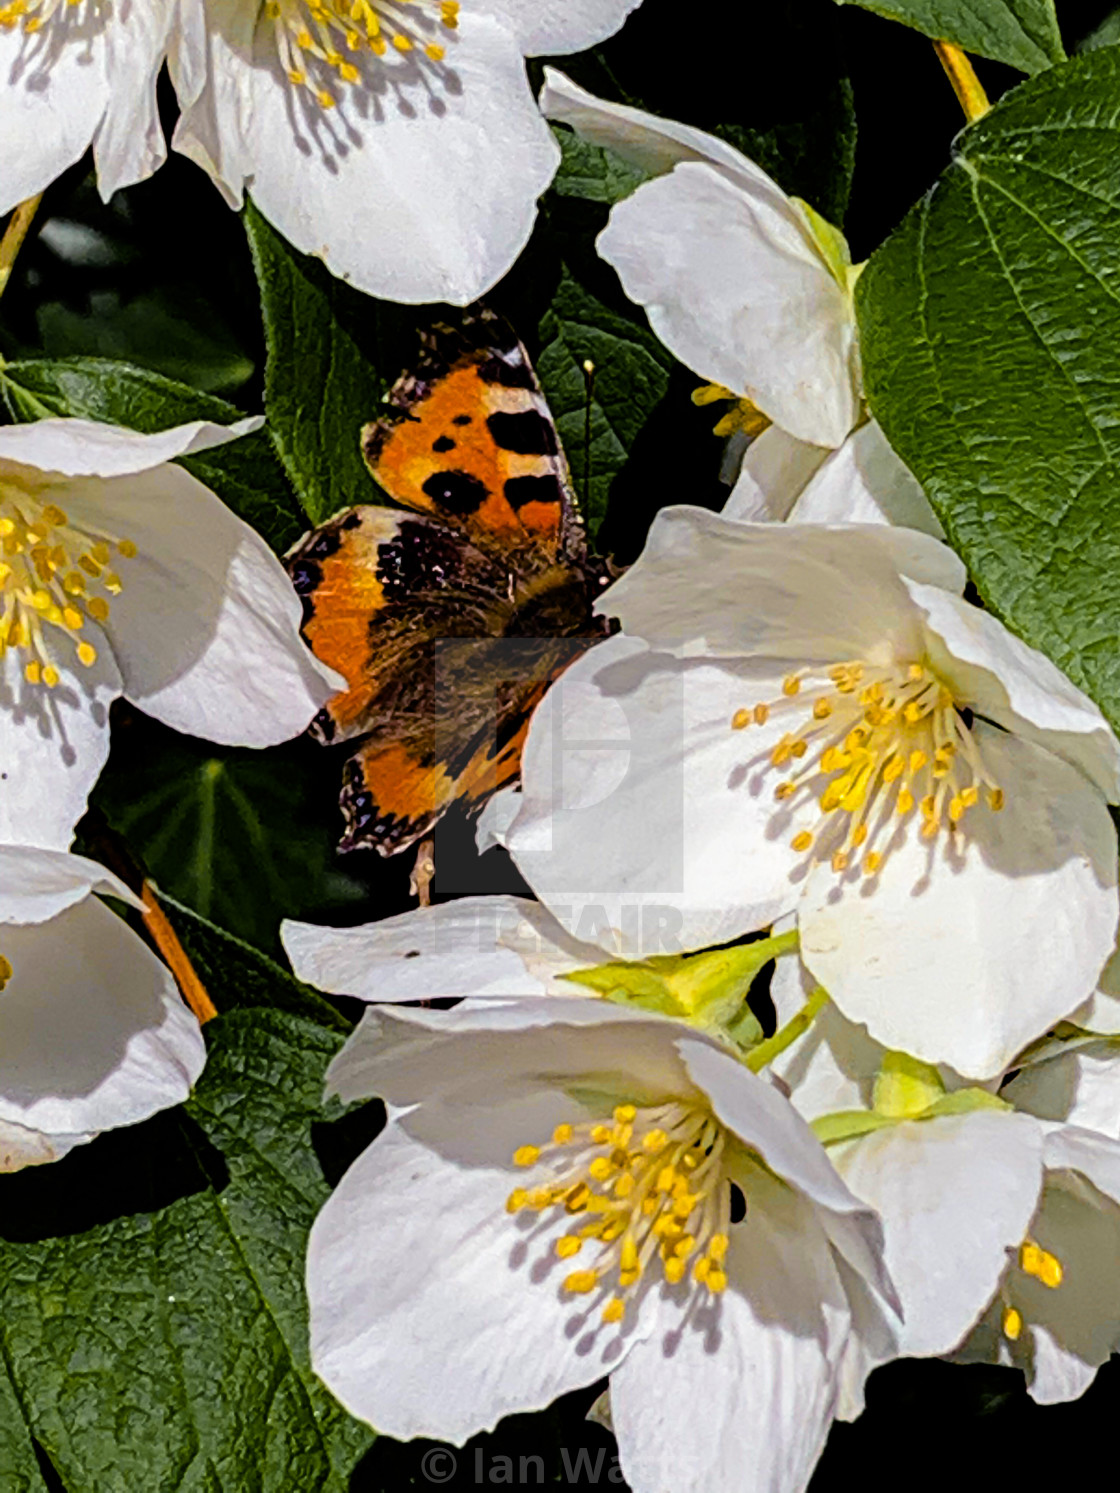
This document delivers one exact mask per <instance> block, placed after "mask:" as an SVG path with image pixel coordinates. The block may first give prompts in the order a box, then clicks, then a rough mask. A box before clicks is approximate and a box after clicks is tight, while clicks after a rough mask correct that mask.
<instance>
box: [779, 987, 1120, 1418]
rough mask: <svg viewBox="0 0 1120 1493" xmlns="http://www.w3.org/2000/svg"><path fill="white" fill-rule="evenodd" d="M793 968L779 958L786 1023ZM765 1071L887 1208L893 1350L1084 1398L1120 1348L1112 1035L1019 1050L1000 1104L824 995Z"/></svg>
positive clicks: (866, 1195)
mask: <svg viewBox="0 0 1120 1493" xmlns="http://www.w3.org/2000/svg"><path fill="white" fill-rule="evenodd" d="M800 976H801V977H800V978H798V967H797V962H796V960H792V959H790V960H783V961H781V964H780V966H779V973H778V975H777V976H776V978H775V981H774V986H773V995H774V1000H775V1005H776V1007H777V1010H778V1019H779V1021H781V1020H783V1019H786V1018H787V1017H788V1016H789V1015H790V1014H791V1013H792V1011H793V1010H794V1009H796V1007H797V1006H798V1005H800V1004H801V1003H802V1002H803V1001H804V999H805V996H806V994H807V991H808V988H809V985H810V983H811V982H810V981H809V980H807V979H806V978H805V974H804V971H803V970H802V971H800ZM1110 1045H1111V1048H1112V1050H1111V1052H1110V1053H1109V1052H1108V1051H1107V1050H1106V1049H1107V1048H1108V1047H1109V1046H1110ZM773 1071H774V1072H775V1074H776V1075H778V1076H779V1077H780V1079H781V1081H782V1083H783V1087H784V1088H785V1090H786V1092H788V1093H789V1094H790V1096H791V1098H792V1101H793V1103H794V1105H795V1106H796V1107H797V1109H798V1111H799V1112H800V1113H801V1114H802V1115H804V1116H805V1118H806V1119H809V1120H811V1121H813V1122H814V1128H815V1129H817V1131H818V1134H828V1135H831V1136H833V1137H843V1136H845V1135H847V1136H849V1137H851V1138H849V1139H840V1140H839V1141H838V1142H837V1143H835V1144H830V1146H829V1155H830V1157H831V1159H832V1161H833V1163H834V1165H835V1166H836V1167H837V1169H838V1171H839V1172H840V1175H841V1176H842V1177H843V1178H844V1180H845V1182H846V1183H847V1184H848V1186H849V1187H850V1188H851V1190H852V1191H853V1192H854V1193H855V1194H856V1196H857V1197H860V1198H862V1199H863V1200H864V1201H865V1202H866V1203H868V1204H869V1205H870V1206H871V1207H873V1208H874V1209H875V1210H876V1212H877V1213H878V1214H879V1216H880V1217H881V1219H882V1221H883V1228H884V1233H885V1257H886V1262H887V1268H888V1270H889V1271H890V1273H891V1277H892V1280H893V1281H894V1284H895V1285H896V1287H897V1289H898V1293H899V1298H900V1301H901V1305H902V1311H903V1325H902V1327H901V1329H900V1332H899V1344H898V1348H899V1351H900V1352H901V1353H903V1354H906V1355H913V1356H928V1355H934V1354H954V1356H957V1357H961V1358H964V1359H977V1358H980V1359H986V1360H988V1361H991V1362H999V1363H1005V1364H1017V1365H1018V1366H1019V1367H1021V1368H1022V1369H1023V1370H1024V1372H1025V1373H1026V1375H1027V1379H1028V1383H1029V1388H1030V1392H1031V1394H1032V1395H1033V1397H1034V1398H1035V1399H1036V1400H1038V1401H1040V1402H1041V1403H1044V1404H1046V1403H1051V1402H1053V1401H1056V1400H1065V1399H1072V1398H1074V1397H1075V1396H1076V1395H1079V1394H1081V1393H1082V1392H1083V1390H1085V1389H1086V1388H1087V1387H1088V1385H1089V1383H1090V1382H1091V1381H1092V1378H1093V1376H1094V1374H1095V1373H1096V1370H1097V1368H1098V1367H1099V1365H1100V1364H1101V1363H1103V1362H1104V1360H1105V1359H1106V1358H1107V1357H1108V1356H1109V1354H1110V1352H1112V1351H1114V1350H1115V1349H1116V1348H1118V1347H1120V1285H1118V1283H1117V1273H1116V1261H1117V1258H1120V1210H1118V1209H1117V1207H1116V1203H1117V1202H1118V1201H1120V1141H1118V1139H1117V1136H1118V1134H1120V1063H1118V1061H1117V1056H1116V1051H1115V1046H1114V1044H1104V1043H1097V1044H1095V1045H1094V1049H1093V1050H1092V1051H1086V1050H1081V1049H1079V1050H1078V1051H1076V1052H1069V1053H1061V1054H1060V1055H1059V1056H1057V1057H1056V1058H1052V1059H1046V1060H1044V1061H1041V1062H1037V1063H1028V1064H1027V1066H1026V1067H1025V1068H1024V1069H1023V1071H1022V1073H1021V1074H1020V1075H1019V1076H1018V1077H1016V1078H1015V1079H1014V1080H1013V1081H1012V1082H1011V1083H1010V1084H1007V1085H1005V1086H1004V1087H1003V1088H1002V1089H1001V1090H1000V1093H999V1098H998V1099H997V1098H994V1097H992V1096H990V1095H988V1094H985V1093H983V1092H981V1091H977V1090H972V1091H967V1090H963V1089H962V1087H961V1083H960V1080H959V1079H958V1078H956V1076H955V1075H953V1074H951V1073H949V1072H947V1071H945V1070H943V1071H942V1073H941V1074H940V1075H939V1074H938V1073H936V1072H934V1071H933V1070H930V1069H925V1068H924V1065H921V1064H916V1063H914V1062H912V1061H911V1060H909V1059H906V1058H905V1057H904V1056H902V1055H901V1054H897V1053H891V1054H888V1053H886V1052H885V1051H884V1050H883V1048H881V1047H880V1046H879V1045H878V1044H877V1043H874V1042H872V1041H871V1040H870V1039H869V1038H868V1036H867V1034H866V1033H865V1032H862V1031H861V1030H860V1029H859V1028H858V1027H854V1026H853V1025H852V1024H851V1023H850V1022H848V1021H846V1020H845V1019H844V1018H843V1016H842V1015H841V1014H840V1012H839V1011H837V1010H835V1008H826V1009H825V1011H824V1012H822V1014H821V1015H820V1016H819V1017H818V1018H817V1020H816V1022H815V1023H814V1025H813V1028H812V1030H811V1031H810V1033H809V1034H808V1035H806V1036H805V1037H803V1038H802V1039H801V1040H800V1041H799V1042H798V1043H796V1044H795V1045H794V1046H793V1047H792V1048H790V1049H789V1051H788V1052H786V1053H783V1054H782V1055H781V1056H780V1057H779V1058H778V1059H777V1060H776V1061H775V1063H774V1065H773ZM943 1080H944V1081H943ZM993 1087H995V1086H994V1085H993ZM1012 1106H1014V1107H1012ZM861 1122H863V1123H864V1124H867V1125H870V1124H871V1123H872V1122H874V1124H875V1128H870V1129H864V1130H863V1131H862V1133H861V1129H860V1126H861Z"/></svg>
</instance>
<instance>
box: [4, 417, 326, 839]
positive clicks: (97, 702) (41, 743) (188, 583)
mask: <svg viewBox="0 0 1120 1493" xmlns="http://www.w3.org/2000/svg"><path fill="white" fill-rule="evenodd" d="M255 425H256V422H252V421H242V422H241V423H240V424H239V425H236V426H234V427H232V428H231V429H229V430H226V429H224V428H223V427H221V426H215V425H206V424H201V423H195V424H192V425H182V426H178V427H176V428H175V429H173V430H165V431H162V432H161V433H160V434H158V435H151V436H145V435H140V434H138V433H137V432H136V431H132V430H122V429H118V428H117V427H115V426H111V425H99V424H93V423H91V422H89V421H85V420H41V421H39V422H38V423H37V424H31V425H12V426H6V427H4V428H3V429H0V839H5V838H6V839H9V840H22V841H25V842H28V843H34V844H38V845H45V846H51V847H53V848H58V849H63V848H65V847H66V846H67V845H68V844H69V843H70V836H71V831H72V829H73V826H74V824H75V822H76V821H77V819H78V818H79V817H80V816H81V814H82V812H83V810H84V807H85V801H86V795H87V793H88V792H89V790H90V788H91V787H92V785H93V783H94V781H95V779H96V777H97V775H98V773H99V772H100V770H101V767H102V765H103V763H104V761H105V758H106V756H107V754H108V750H109V724H108V707H109V704H110V703H111V701H112V700H113V699H114V698H115V697H116V696H117V695H121V694H123V695H125V696H127V698H128V699H130V700H132V701H133V702H134V703H135V704H137V705H139V706H140V707H141V709H143V710H145V711H146V712H147V713H148V714H149V715H153V716H155V717H156V718H157V719H158V720H161V721H165V722H166V723H167V724H168V725H169V726H173V727H174V728H175V729H176V730H178V731H186V732H190V733H192V734H193V735H196V736H205V737H207V738H209V739H210V740H212V741H218V742H223V743H232V744H240V745H243V746H268V745H271V744H273V743H275V742H279V741H283V740H286V739H287V738H288V737H291V736H295V735H297V734H298V733H299V732H300V731H301V730H303V728H304V727H305V726H306V725H307V723H308V721H309V720H310V719H311V717H312V716H313V715H314V714H315V711H316V710H317V709H318V708H319V706H321V705H322V704H323V703H324V701H325V700H326V699H328V698H329V696H330V694H331V693H332V691H333V690H334V689H336V688H337V687H338V683H339V681H338V679H337V676H335V675H334V674H333V673H332V672H331V671H330V670H329V669H326V668H325V667H324V666H323V665H321V664H319V663H318V661H317V660H316V659H315V658H314V657H313V656H312V654H311V652H310V651H309V650H308V649H307V648H306V647H305V645H304V644H303V642H302V640H301V639H300V636H299V627H300V607H299V602H298V599H297V598H296V596H295V594H294V592H293V591H292V588H291V584H290V583H289V581H288V578H287V576H286V574H285V572H284V569H283V566H282V565H281V564H280V562H279V561H278V560H277V559H276V557H275V556H274V555H273V554H272V552H271V551H270V550H269V548H268V546H267V545H266V544H265V542H264V541H263V539H261V538H260V537H259V536H258V535H257V534H256V533H254V531H253V530H252V529H250V528H249V526H248V525H247V524H245V523H243V522H242V521H241V520H240V519H239V518H237V517H236V516H235V515H234V514H233V513H231V512H230V510H229V509H228V508H227V507H226V506H225V504H224V503H222V502H220V501H219V499H218V498H217V497H215V495H214V494H213V493H212V492H211V491H210V490H209V488H207V487H204V486H203V485H202V483H201V482H199V481H198V480H197V479H196V478H194V477H192V476H191V475H190V473H188V472H186V471H184V470H183V468H182V467H179V466H176V465H174V463H173V461H172V460H171V458H173V457H176V456H185V455H188V454H189V453H190V452H192V451H199V450H203V449H204V448H206V447H208V446H214V445H217V444H219V443H221V442H223V441H227V440H229V439H231V438H232V437H233V436H235V435H238V434H240V433H242V432H243V431H245V430H249V429H253V428H255Z"/></svg>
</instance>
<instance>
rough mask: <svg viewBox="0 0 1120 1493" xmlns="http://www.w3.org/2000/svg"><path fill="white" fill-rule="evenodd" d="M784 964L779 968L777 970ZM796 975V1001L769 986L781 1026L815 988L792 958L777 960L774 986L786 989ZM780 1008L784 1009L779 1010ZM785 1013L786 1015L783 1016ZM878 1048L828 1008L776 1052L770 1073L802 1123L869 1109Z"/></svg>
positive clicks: (880, 1055)
mask: <svg viewBox="0 0 1120 1493" xmlns="http://www.w3.org/2000/svg"><path fill="white" fill-rule="evenodd" d="M783 966H784V969H783ZM798 973H800V976H801V978H799V979H798V981H797V992H798V995H799V996H800V1000H799V1001H796V1002H795V1000H794V999H789V998H787V999H786V1000H785V1001H784V1002H782V1004H779V998H780V997H781V996H782V995H783V993H785V992H784V991H783V990H779V991H777V992H775V991H774V989H773V986H772V987H771V995H772V996H773V997H774V1005H775V1008H776V1009H777V1010H778V1013H779V1015H778V1021H779V1024H781V1023H782V1022H784V1021H788V1020H789V1019H790V1017H792V1016H793V1014H794V1012H795V1011H796V1010H797V1008H798V1006H799V1005H804V1003H805V1001H806V1000H807V999H808V997H809V994H810V992H811V990H812V988H813V986H814V985H815V983H816V982H815V981H814V980H813V979H812V978H811V977H809V975H808V971H807V970H806V969H805V966H804V965H803V964H801V962H800V960H799V959H798V958H797V957H796V955H789V956H787V957H786V958H784V959H779V960H778V970H777V973H776V974H775V976H774V983H777V982H778V981H779V979H781V981H782V984H783V986H785V987H786V989H787V990H788V987H789V985H790V984H791V983H792V978H793V977H794V975H795V974H798ZM783 1007H784V1009H783ZM787 1012H788V1014H786V1013H787ZM883 1051H884V1049H883V1048H882V1047H881V1046H880V1044H879V1043H878V1042H873V1041H872V1039H871V1038H870V1037H869V1036H868V1035H867V1031H866V1029H865V1028H864V1027H862V1026H856V1024H855V1022H853V1021H849V1020H848V1019H847V1018H846V1017H845V1016H843V1015H842V1014H841V1012H839V1011H838V1010H837V1009H836V1007H835V1006H834V1005H832V1004H829V1005H827V1006H826V1007H825V1008H824V1010H823V1011H821V1012H820V1013H819V1014H818V1015H817V1017H816V1019H815V1020H814V1022H813V1024H812V1026H811V1027H810V1028H809V1030H808V1031H807V1032H806V1033H805V1035H804V1036H803V1037H801V1038H799V1039H798V1040H797V1041H796V1042H795V1043H794V1044H793V1046H792V1047H789V1048H787V1049H786V1051H785V1052H783V1053H780V1054H779V1056H778V1057H777V1058H776V1059H775V1060H774V1062H773V1063H771V1065H770V1071H771V1073H773V1074H774V1075H775V1077H777V1078H779V1079H781V1081H782V1083H783V1085H784V1086H785V1088H786V1089H787V1090H788V1092H789V1097H790V1101H791V1103H792V1104H793V1107H794V1108H795V1109H796V1110H797V1112H798V1114H800V1115H804V1117H805V1118H806V1119H807V1120H815V1119H817V1118H818V1117H819V1116H820V1115H827V1114H835V1113H836V1111H838V1110H844V1109H870V1108H871V1101H872V1097H873V1092H874V1087H875V1076H876V1074H877V1073H878V1071H879V1068H880V1067H881V1065H882V1061H883Z"/></svg>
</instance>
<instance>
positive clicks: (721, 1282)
mask: <svg viewBox="0 0 1120 1493" xmlns="http://www.w3.org/2000/svg"><path fill="white" fill-rule="evenodd" d="M704 1283H705V1285H706V1286H707V1287H708V1290H709V1291H711V1292H712V1293H713V1295H716V1296H718V1295H719V1293H720V1292H721V1291H726V1290H727V1272H726V1271H725V1270H714V1269H713V1270H709V1271H708V1275H707V1279H706V1280H705V1282H704Z"/></svg>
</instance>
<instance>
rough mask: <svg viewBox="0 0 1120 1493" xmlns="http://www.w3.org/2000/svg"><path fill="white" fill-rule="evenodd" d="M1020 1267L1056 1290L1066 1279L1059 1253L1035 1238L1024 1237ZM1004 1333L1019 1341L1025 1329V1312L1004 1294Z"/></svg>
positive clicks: (1012, 1339) (1020, 1251) (1014, 1340)
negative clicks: (1013, 1304)
mask: <svg viewBox="0 0 1120 1493" xmlns="http://www.w3.org/2000/svg"><path fill="white" fill-rule="evenodd" d="M1017 1263H1018V1266H1019V1269H1020V1270H1021V1271H1022V1272H1023V1274H1024V1275H1028V1276H1030V1277H1031V1278H1032V1279H1033V1280H1037V1281H1040V1282H1041V1283H1042V1284H1043V1285H1044V1286H1046V1287H1047V1288H1048V1289H1049V1290H1051V1291H1056V1290H1057V1289H1058V1287H1059V1286H1060V1285H1061V1283H1062V1281H1063V1280H1064V1279H1065V1271H1064V1269H1063V1268H1062V1262H1061V1260H1059V1259H1058V1256H1057V1255H1052V1254H1051V1253H1050V1251H1049V1250H1048V1249H1043V1248H1042V1246H1041V1245H1040V1244H1036V1243H1035V1242H1034V1240H1033V1239H1024V1240H1023V1242H1022V1244H1020V1246H1019V1258H1018V1261H1017ZM1002 1325H1003V1335H1004V1337H1006V1338H1007V1339H1008V1341H1009V1342H1012V1343H1014V1342H1017V1341H1018V1339H1019V1337H1020V1335H1021V1334H1022V1331H1023V1314H1022V1313H1021V1312H1020V1311H1019V1309H1018V1308H1017V1307H1014V1306H1012V1305H1011V1302H1010V1301H1009V1300H1008V1298H1007V1295H1006V1289H1005V1294H1004V1303H1003V1318H1002Z"/></svg>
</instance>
